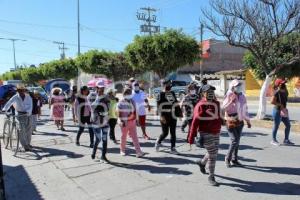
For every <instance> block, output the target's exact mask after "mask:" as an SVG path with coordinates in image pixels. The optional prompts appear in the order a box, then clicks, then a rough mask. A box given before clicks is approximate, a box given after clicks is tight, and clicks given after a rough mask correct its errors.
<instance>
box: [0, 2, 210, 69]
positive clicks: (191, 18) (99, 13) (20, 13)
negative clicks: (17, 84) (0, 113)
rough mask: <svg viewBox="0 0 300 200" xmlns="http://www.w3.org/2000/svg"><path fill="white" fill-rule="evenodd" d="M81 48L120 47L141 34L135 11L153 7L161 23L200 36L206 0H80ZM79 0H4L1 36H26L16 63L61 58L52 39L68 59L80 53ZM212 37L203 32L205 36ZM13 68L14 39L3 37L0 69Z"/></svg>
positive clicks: (18, 45)
mask: <svg viewBox="0 0 300 200" xmlns="http://www.w3.org/2000/svg"><path fill="white" fill-rule="evenodd" d="M80 3H81V12H80V15H81V24H82V29H81V45H82V48H81V52H86V51H88V50H90V49H93V48H97V49H105V50H110V51H122V50H123V49H124V47H125V46H126V45H127V44H129V43H130V42H131V41H132V40H133V38H134V36H135V35H137V34H140V32H139V26H140V24H141V22H139V21H138V20H137V18H136V12H137V10H138V9H139V8H140V7H148V6H151V7H154V8H156V9H159V10H158V12H157V17H158V24H159V25H161V26H162V27H167V28H183V30H184V32H185V33H187V34H190V35H192V36H194V37H196V39H197V40H199V35H198V34H197V33H198V31H197V27H199V17H200V15H201V12H200V11H201V8H202V7H206V6H207V4H208V0H80ZM76 26H77V0H0V37H8V38H18V39H25V40H27V41H26V42H21V41H19V42H16V59H17V64H19V65H20V64H26V65H30V64H35V65H38V64H39V63H42V62H46V61H49V60H53V59H59V56H60V51H59V49H58V46H57V45H56V44H53V41H63V42H65V43H66V47H67V48H68V50H67V51H66V56H67V57H74V56H76V53H77V29H76ZM210 37H213V35H211V33H209V32H207V31H206V32H205V34H204V38H210ZM12 67H13V54H12V42H10V41H5V40H0V73H3V72H5V71H8V70H9V69H10V68H12Z"/></svg>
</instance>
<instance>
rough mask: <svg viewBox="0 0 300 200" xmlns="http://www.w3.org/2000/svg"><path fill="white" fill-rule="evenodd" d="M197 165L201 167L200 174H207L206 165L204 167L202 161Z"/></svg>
mask: <svg viewBox="0 0 300 200" xmlns="http://www.w3.org/2000/svg"><path fill="white" fill-rule="evenodd" d="M196 164H197V165H198V166H199V168H200V172H201V173H202V174H206V169H205V165H203V164H202V163H201V161H197V162H196Z"/></svg>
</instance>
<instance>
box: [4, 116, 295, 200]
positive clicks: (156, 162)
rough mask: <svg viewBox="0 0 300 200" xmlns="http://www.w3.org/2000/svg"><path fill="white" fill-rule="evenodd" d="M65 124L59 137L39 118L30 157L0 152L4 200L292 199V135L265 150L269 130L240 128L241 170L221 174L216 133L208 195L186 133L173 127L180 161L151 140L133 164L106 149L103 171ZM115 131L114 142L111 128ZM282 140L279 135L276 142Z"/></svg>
mask: <svg viewBox="0 0 300 200" xmlns="http://www.w3.org/2000/svg"><path fill="white" fill-rule="evenodd" d="M67 117H68V118H70V117H69V114H67ZM180 123H181V122H179V124H180ZM66 124H67V125H66V129H67V131H66V132H62V131H58V130H56V128H55V127H54V126H53V122H51V121H48V120H47V116H43V119H42V121H40V126H39V127H38V131H39V132H38V134H37V135H34V136H33V145H34V146H35V150H34V151H33V152H31V153H19V154H18V155H17V157H14V156H13V154H12V152H10V151H9V150H5V149H2V155H3V163H4V170H5V186H6V195H7V199H8V200H20V199H22V200H38V199H47V200H48V199H50V200H52V199H53V200H64V199H66V200H70V199H72V200H77V199H78V200H84V199H97V200H98V199H99V200H100V199H114V200H115V199H122V200H124V199H130V200H132V199H155V200H162V199H190V200H192V199H197V200H198V199H231V200H235V199H236V200H241V199H243V200H247V199H249V200H250V199H251V200H253V199H256V200H258V199H272V200H274V199H284V200H287V199H299V198H300V168H299V165H300V159H299V158H300V156H299V150H300V145H299V144H300V134H298V135H296V134H295V133H292V137H291V139H292V140H293V141H294V142H295V143H296V144H298V145H296V146H291V147H288V146H280V147H273V146H271V145H270V144H269V142H270V130H266V129H260V128H255V127H254V128H252V129H245V134H244V137H243V138H242V140H241V147H240V149H241V151H240V156H241V162H242V163H244V164H245V165H246V167H245V168H231V169H227V168H225V165H224V162H223V161H224V156H225V154H226V151H227V148H228V144H229V138H228V136H227V135H226V132H222V137H221V144H220V151H219V156H218V162H217V167H216V173H217V177H216V178H217V180H218V181H219V182H220V183H221V186H220V187H218V188H215V187H211V186H209V185H208V184H207V176H206V175H202V174H200V171H199V168H198V166H197V165H195V164H194V161H195V160H196V159H198V158H199V157H200V156H203V154H204V152H205V151H204V150H203V149H199V148H197V147H195V146H193V148H192V150H190V148H189V145H187V144H186V143H185V137H186V134H183V133H181V131H180V129H179V128H178V129H177V130H178V131H177V133H178V134H177V136H178V143H177V147H178V151H179V152H180V153H181V155H178V156H176V155H171V154H169V153H168V150H169V149H168V147H169V146H170V144H169V140H167V141H166V142H165V143H164V146H165V148H163V151H162V152H159V153H157V152H155V151H154V142H155V141H154V140H151V141H145V140H144V139H142V138H140V142H141V145H142V148H143V151H145V152H147V153H148V155H146V157H144V158H136V157H135V154H134V150H133V147H132V145H131V143H130V144H129V145H128V147H129V148H128V150H129V151H128V153H130V155H128V156H126V157H122V156H120V155H119V146H117V145H114V144H113V143H112V142H110V143H109V153H108V155H107V157H108V159H109V160H110V161H111V164H103V163H100V162H99V159H97V160H96V161H93V160H92V159H91V158H90V154H91V149H90V148H88V144H89V137H88V134H87V133H86V134H83V135H82V137H81V144H82V146H80V147H78V146H76V145H75V143H74V138H75V136H76V131H77V127H75V126H74V125H73V122H71V121H70V119H68V120H67V122H66ZM148 125H149V127H148V132H149V135H150V136H152V137H153V138H156V137H157V136H158V135H159V134H160V132H161V131H160V126H159V123H158V121H157V120H155V119H154V118H153V117H152V119H150V120H148ZM116 130H117V137H118V138H120V130H119V128H118V127H117V128H116ZM281 132H282V131H281ZM139 136H141V131H140V130H139ZM282 137H283V135H282V134H280V141H282ZM129 141H130V140H129Z"/></svg>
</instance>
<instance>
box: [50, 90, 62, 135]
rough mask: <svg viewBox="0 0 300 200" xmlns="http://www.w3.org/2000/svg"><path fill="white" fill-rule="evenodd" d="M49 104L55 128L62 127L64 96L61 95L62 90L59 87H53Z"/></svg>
mask: <svg viewBox="0 0 300 200" xmlns="http://www.w3.org/2000/svg"><path fill="white" fill-rule="evenodd" d="M50 105H51V116H52V119H53V120H54V122H55V125H56V126H57V129H58V130H59V129H61V130H62V131H65V129H64V105H65V97H64V96H63V95H62V90H61V89H60V88H55V89H53V93H52V96H51V100H50Z"/></svg>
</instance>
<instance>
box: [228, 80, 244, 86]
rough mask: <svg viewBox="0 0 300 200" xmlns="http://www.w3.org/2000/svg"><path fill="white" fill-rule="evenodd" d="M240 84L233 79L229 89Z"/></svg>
mask: <svg viewBox="0 0 300 200" xmlns="http://www.w3.org/2000/svg"><path fill="white" fill-rule="evenodd" d="M241 84H242V82H240V81H239V80H237V79H234V80H233V81H231V83H230V85H231V87H236V86H238V85H241Z"/></svg>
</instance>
